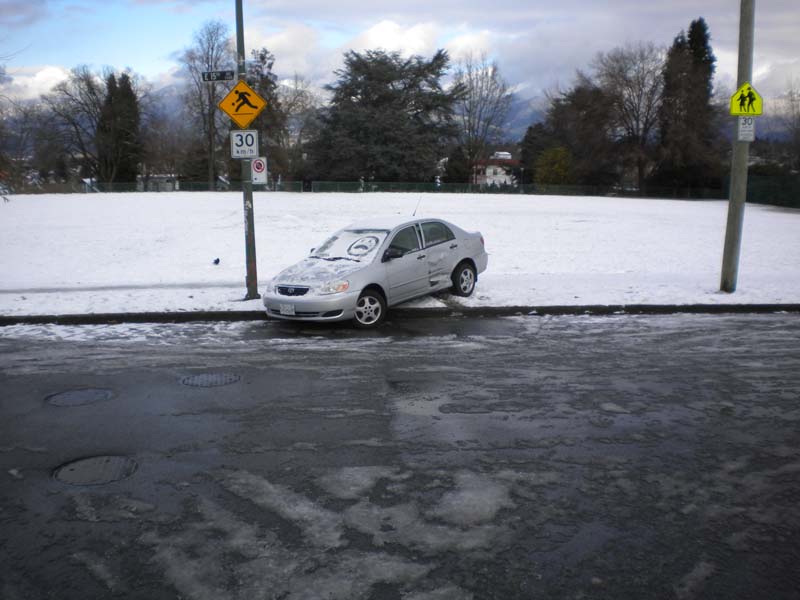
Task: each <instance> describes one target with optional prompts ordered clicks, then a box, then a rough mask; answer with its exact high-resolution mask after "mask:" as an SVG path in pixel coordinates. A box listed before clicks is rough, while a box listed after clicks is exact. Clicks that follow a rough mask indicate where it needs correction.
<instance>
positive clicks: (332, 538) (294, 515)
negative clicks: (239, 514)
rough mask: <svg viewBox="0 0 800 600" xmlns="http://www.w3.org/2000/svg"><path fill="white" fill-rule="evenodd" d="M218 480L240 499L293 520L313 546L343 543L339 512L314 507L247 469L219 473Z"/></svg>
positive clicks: (330, 546)
mask: <svg viewBox="0 0 800 600" xmlns="http://www.w3.org/2000/svg"><path fill="white" fill-rule="evenodd" d="M219 481H220V483H221V484H222V485H223V487H225V488H226V489H227V490H228V491H230V492H232V493H234V494H236V495H237V496H239V497H240V498H243V499H245V500H248V501H250V502H252V503H253V504H256V505H257V506H260V507H262V508H266V509H267V510H270V511H273V512H275V513H277V514H279V515H280V516H282V517H283V518H285V519H288V520H290V521H292V522H294V523H295V524H296V525H298V526H299V527H300V529H301V530H302V531H303V535H304V537H305V538H306V540H308V542H309V543H311V544H313V545H314V546H317V547H319V548H339V547H341V546H345V545H347V541H346V540H343V539H342V537H343V535H344V531H343V527H342V517H341V515H339V514H337V513H334V512H331V511H329V510H326V509H324V508H322V507H321V506H318V505H317V504H315V503H314V502H312V501H311V500H309V499H308V498H306V497H305V496H302V495H300V494H297V493H295V492H293V491H292V490H290V489H289V488H287V487H285V486H282V485H277V484H274V483H270V482H269V481H267V480H266V479H264V478H263V477H259V476H257V475H253V474H252V473H249V472H247V471H234V472H227V473H221V474H220V475H219Z"/></svg>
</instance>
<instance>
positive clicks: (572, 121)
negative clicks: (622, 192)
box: [534, 74, 619, 186]
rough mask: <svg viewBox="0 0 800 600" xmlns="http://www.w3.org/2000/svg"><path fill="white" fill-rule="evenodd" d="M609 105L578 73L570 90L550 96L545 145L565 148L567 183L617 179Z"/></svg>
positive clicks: (599, 183)
mask: <svg viewBox="0 0 800 600" xmlns="http://www.w3.org/2000/svg"><path fill="white" fill-rule="evenodd" d="M611 105H612V99H611V98H610V97H609V96H608V95H607V94H606V93H605V92H604V91H603V90H602V89H601V88H600V87H598V86H597V85H595V84H594V83H592V82H591V80H590V79H588V78H587V77H586V76H584V75H582V74H579V75H578V81H577V82H576V84H575V86H574V87H573V88H572V89H571V90H569V91H568V92H565V93H563V94H561V95H560V96H559V97H557V98H553V99H552V101H551V105H550V108H549V109H548V111H547V118H546V121H545V127H546V129H547V131H548V132H549V137H550V140H551V142H550V144H549V146H550V147H557V146H560V147H563V148H565V149H566V150H567V151H568V155H569V156H570V173H571V175H570V178H571V179H572V181H571V183H576V184H579V185H595V186H610V185H613V184H615V183H617V182H618V180H619V173H618V171H619V160H618V156H617V154H618V153H617V146H616V145H615V143H614V140H613V139H612V136H611V132H612V129H613V114H612V112H611V110H610V109H609V107H610V106H611ZM534 169H538V164H537V163H534Z"/></svg>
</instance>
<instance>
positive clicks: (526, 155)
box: [520, 123, 551, 184]
mask: <svg viewBox="0 0 800 600" xmlns="http://www.w3.org/2000/svg"><path fill="white" fill-rule="evenodd" d="M550 137H551V136H550V133H549V132H548V131H547V128H546V127H545V125H544V123H536V124H534V125H531V126H530V127H528V129H527V131H525V137H523V138H522V142H521V143H520V167H522V169H524V171H522V172H521V178H522V182H521V183H523V184H527V183H531V182H533V181H534V179H535V177H536V161H537V159H538V158H539V155H540V154H541V153H542V152H544V151H545V150H547V149H548V148H549V147H550V144H551V141H550Z"/></svg>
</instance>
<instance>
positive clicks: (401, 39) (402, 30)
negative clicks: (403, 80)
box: [344, 20, 439, 56]
mask: <svg viewBox="0 0 800 600" xmlns="http://www.w3.org/2000/svg"><path fill="white" fill-rule="evenodd" d="M438 37H439V28H438V27H437V26H436V25H434V24H433V23H418V24H414V25H411V26H403V25H400V24H399V23H395V22H394V21H390V20H384V21H380V22H379V23H377V24H375V25H373V26H372V27H370V28H369V29H367V30H366V31H364V32H363V33H361V34H360V35H358V36H357V37H355V38H354V39H353V40H351V41H350V42H349V43H348V44H346V46H345V48H344V50H350V49H352V50H357V51H363V50H372V49H377V48H382V49H384V50H388V51H390V52H400V54H402V55H403V56H412V55H415V54H418V55H422V56H425V55H428V54H433V52H435V51H436V41H437V39H438Z"/></svg>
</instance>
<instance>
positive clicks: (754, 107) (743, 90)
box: [731, 83, 764, 117]
mask: <svg viewBox="0 0 800 600" xmlns="http://www.w3.org/2000/svg"><path fill="white" fill-rule="evenodd" d="M763 109H764V102H763V101H762V100H761V95H760V94H759V93H758V92H757V91H756V88H754V87H753V86H752V85H750V84H749V83H745V84H744V85H742V87H740V88H739V89H738V90H736V93H735V94H734V95H733V96H731V115H732V116H734V117H757V116H759V115H760V114H761V113H762V112H763Z"/></svg>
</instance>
